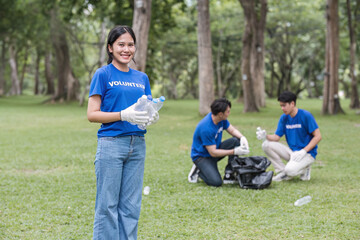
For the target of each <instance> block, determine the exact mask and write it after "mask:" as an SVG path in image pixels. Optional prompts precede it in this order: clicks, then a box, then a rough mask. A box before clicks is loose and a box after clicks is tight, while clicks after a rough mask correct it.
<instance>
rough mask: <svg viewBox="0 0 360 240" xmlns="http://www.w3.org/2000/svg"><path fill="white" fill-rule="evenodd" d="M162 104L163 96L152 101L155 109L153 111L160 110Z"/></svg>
mask: <svg viewBox="0 0 360 240" xmlns="http://www.w3.org/2000/svg"><path fill="white" fill-rule="evenodd" d="M164 102H165V97H164V96H161V97H159V98H156V99H154V100H153V108H154V109H155V111H159V110H160V109H161V108H162V106H163V105H164Z"/></svg>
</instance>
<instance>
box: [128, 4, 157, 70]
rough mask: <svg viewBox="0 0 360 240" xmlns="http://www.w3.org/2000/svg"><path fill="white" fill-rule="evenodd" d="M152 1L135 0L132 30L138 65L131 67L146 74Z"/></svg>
mask: <svg viewBox="0 0 360 240" xmlns="http://www.w3.org/2000/svg"><path fill="white" fill-rule="evenodd" d="M151 1H152V0H134V6H135V8H134V18H133V25H132V28H133V30H134V33H135V36H136V40H137V43H136V53H135V62H136V65H135V64H133V62H131V66H132V67H133V68H135V69H137V70H139V71H142V72H145V67H146V56H147V49H148V39H149V29H150V20H151Z"/></svg>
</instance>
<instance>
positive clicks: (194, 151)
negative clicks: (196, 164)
mask: <svg viewBox="0 0 360 240" xmlns="http://www.w3.org/2000/svg"><path fill="white" fill-rule="evenodd" d="M229 126H230V122H229V121H228V120H223V121H221V122H219V123H218V124H217V125H215V124H214V122H213V120H212V118H211V113H209V114H208V115H206V116H205V117H204V118H203V119H202V120H201V121H200V122H199V123H198V125H197V126H196V129H195V132H194V136H193V143H192V146H191V158H192V160H193V161H195V160H196V159H198V158H199V157H211V155H210V153H209V152H208V151H207V150H206V148H205V146H210V145H216V148H219V146H220V144H221V138H222V132H223V130H226V129H228V127H229Z"/></svg>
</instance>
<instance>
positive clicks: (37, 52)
mask: <svg viewBox="0 0 360 240" xmlns="http://www.w3.org/2000/svg"><path fill="white" fill-rule="evenodd" d="M39 66H40V52H39V51H36V60H35V85H34V94H35V95H38V94H40V91H39V86H40V80H39Z"/></svg>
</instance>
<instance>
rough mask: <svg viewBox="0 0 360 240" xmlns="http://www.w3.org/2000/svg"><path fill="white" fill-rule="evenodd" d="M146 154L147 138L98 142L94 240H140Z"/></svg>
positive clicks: (99, 140)
mask: <svg viewBox="0 0 360 240" xmlns="http://www.w3.org/2000/svg"><path fill="white" fill-rule="evenodd" d="M145 152H146V145H145V138H144V137H139V136H124V137H102V138H99V139H98V146H97V152H96V157H95V174H96V190H97V193H96V202H95V220H94V239H97V240H98V239H109V240H125V239H137V227H138V221H139V217H140V208H141V197H142V184H143V177H144V162H145Z"/></svg>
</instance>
